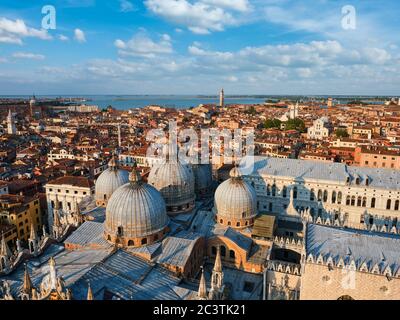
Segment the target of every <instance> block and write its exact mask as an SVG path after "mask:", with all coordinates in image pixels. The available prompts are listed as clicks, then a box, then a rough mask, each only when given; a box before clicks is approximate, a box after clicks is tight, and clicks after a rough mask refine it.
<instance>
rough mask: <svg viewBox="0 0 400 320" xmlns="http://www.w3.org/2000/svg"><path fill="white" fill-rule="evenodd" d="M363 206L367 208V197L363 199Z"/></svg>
mask: <svg viewBox="0 0 400 320" xmlns="http://www.w3.org/2000/svg"><path fill="white" fill-rule="evenodd" d="M362 206H363V207H364V208H365V207H366V206H367V197H363V198H362Z"/></svg>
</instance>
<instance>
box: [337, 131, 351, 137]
mask: <svg viewBox="0 0 400 320" xmlns="http://www.w3.org/2000/svg"><path fill="white" fill-rule="evenodd" d="M335 134H336V137H338V138H347V137H348V136H349V134H348V132H347V130H346V129H337V130H336V132H335Z"/></svg>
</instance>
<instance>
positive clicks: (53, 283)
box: [49, 257, 57, 290]
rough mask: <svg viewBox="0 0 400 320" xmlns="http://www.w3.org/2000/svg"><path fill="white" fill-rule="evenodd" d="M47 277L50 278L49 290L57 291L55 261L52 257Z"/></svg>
mask: <svg viewBox="0 0 400 320" xmlns="http://www.w3.org/2000/svg"><path fill="white" fill-rule="evenodd" d="M49 267H50V268H49V269H50V270H49V276H50V289H52V290H56V289H57V269H56V261H55V260H54V258H53V257H51V258H50V260H49Z"/></svg>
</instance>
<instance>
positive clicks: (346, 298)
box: [338, 295, 354, 300]
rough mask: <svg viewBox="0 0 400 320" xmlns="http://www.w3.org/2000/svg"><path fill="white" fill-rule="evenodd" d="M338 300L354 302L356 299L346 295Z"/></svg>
mask: <svg viewBox="0 0 400 320" xmlns="http://www.w3.org/2000/svg"><path fill="white" fill-rule="evenodd" d="M338 300H354V299H353V298H352V297H350V296H348V295H344V296H341V297H339V298H338Z"/></svg>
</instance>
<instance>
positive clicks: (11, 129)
mask: <svg viewBox="0 0 400 320" xmlns="http://www.w3.org/2000/svg"><path fill="white" fill-rule="evenodd" d="M7 133H8V134H17V129H16V128H15V123H14V116H13V114H12V113H11V109H9V110H8V116H7Z"/></svg>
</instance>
